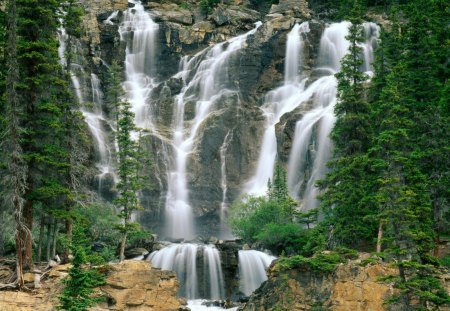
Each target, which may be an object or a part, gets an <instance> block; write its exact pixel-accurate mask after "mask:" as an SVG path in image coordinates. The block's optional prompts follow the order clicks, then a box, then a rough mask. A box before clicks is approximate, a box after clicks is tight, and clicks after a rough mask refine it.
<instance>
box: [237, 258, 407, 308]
mask: <svg viewBox="0 0 450 311" xmlns="http://www.w3.org/2000/svg"><path fill="white" fill-rule="evenodd" d="M360 264H361V260H354V261H349V262H348V263H347V264H340V265H339V266H338V267H337V268H336V269H335V271H333V272H331V273H325V272H315V271H313V270H311V269H310V268H308V267H303V268H298V269H292V270H288V271H285V272H278V271H275V269H274V267H273V266H272V267H271V270H270V271H269V280H268V281H267V282H265V283H264V284H263V285H262V286H261V287H260V288H259V289H257V290H256V291H255V292H254V293H253V294H252V296H251V297H250V300H249V301H248V302H247V303H246V304H245V305H244V306H243V307H241V308H240V309H239V310H249V311H250V310H251V311H266V310H267V311H268V310H290V311H294V310H295V311H303V310H318V311H319V310H333V311H348V310H354V311H383V310H398V309H395V308H391V307H387V306H385V305H384V304H383V303H384V301H385V300H386V299H387V298H389V297H390V296H391V295H392V294H393V292H394V289H393V288H392V286H391V285H390V284H386V283H382V282H379V281H378V279H379V278H380V277H382V276H385V275H388V274H390V273H395V271H394V270H393V269H392V268H389V267H388V266H386V265H381V264H375V265H369V266H365V267H364V266H361V265H360Z"/></svg>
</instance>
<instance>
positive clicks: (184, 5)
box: [178, 1, 191, 10]
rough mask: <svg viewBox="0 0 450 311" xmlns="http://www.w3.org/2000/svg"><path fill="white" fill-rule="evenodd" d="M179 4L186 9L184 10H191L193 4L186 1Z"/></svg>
mask: <svg viewBox="0 0 450 311" xmlns="http://www.w3.org/2000/svg"><path fill="white" fill-rule="evenodd" d="M178 6H179V7H180V8H182V9H184V10H190V9H191V6H190V5H189V3H188V2H186V1H183V2H181V3H180V4H179V5H178Z"/></svg>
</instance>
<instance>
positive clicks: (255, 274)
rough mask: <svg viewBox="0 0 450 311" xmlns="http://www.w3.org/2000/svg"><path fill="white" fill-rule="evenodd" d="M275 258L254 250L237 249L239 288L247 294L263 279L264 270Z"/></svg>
mask: <svg viewBox="0 0 450 311" xmlns="http://www.w3.org/2000/svg"><path fill="white" fill-rule="evenodd" d="M275 259H276V258H275V257H273V256H270V255H267V254H266V253H263V252H260V251H256V250H241V251H239V289H240V290H241V292H243V293H244V294H245V295H247V296H249V295H250V294H251V293H252V292H253V291H254V290H255V289H257V288H258V287H259V286H260V285H261V284H262V283H263V282H264V281H265V280H267V274H266V270H267V268H268V267H269V266H270V264H271V263H272V261H273V260H275Z"/></svg>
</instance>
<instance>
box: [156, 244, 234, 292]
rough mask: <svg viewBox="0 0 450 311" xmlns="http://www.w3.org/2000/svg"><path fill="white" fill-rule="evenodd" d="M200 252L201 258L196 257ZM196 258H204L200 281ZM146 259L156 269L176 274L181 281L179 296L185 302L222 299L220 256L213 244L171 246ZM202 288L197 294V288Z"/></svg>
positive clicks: (222, 286)
mask: <svg viewBox="0 0 450 311" xmlns="http://www.w3.org/2000/svg"><path fill="white" fill-rule="evenodd" d="M200 252H203V254H202V256H198V254H199V253H200ZM198 258H203V274H202V275H203V278H202V279H200V280H199V272H200V271H198V268H201V267H200V266H199V261H198ZM149 260H150V261H151V262H152V265H153V266H154V267H156V268H161V269H163V270H172V271H175V272H176V274H177V277H178V280H179V281H180V284H181V286H180V290H179V294H180V295H181V296H184V297H186V298H187V299H196V298H200V297H201V298H208V299H221V298H224V292H225V291H224V283H223V274H222V267H221V262H220V255H219V251H218V250H217V248H216V247H215V246H213V245H198V244H189V243H186V244H171V245H169V246H167V247H165V248H163V249H162V250H159V251H156V252H153V253H152V254H150V256H149ZM202 284H203V285H205V286H204V290H203V291H202V292H200V288H199V287H200V285H202Z"/></svg>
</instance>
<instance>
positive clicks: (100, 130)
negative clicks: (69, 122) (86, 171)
mask: <svg viewBox="0 0 450 311" xmlns="http://www.w3.org/2000/svg"><path fill="white" fill-rule="evenodd" d="M63 14H65V13H64V12H63ZM61 22H62V21H61ZM67 39H68V35H67V32H66V30H65V29H64V27H63V26H61V27H60V28H59V29H58V40H59V47H58V56H59V59H60V63H61V65H62V66H64V67H67V58H66V53H67V50H66V48H67V45H66V42H67ZM70 67H71V68H69V74H70V78H71V81H72V86H73V88H74V90H75V95H76V97H77V100H78V102H79V103H80V105H81V108H80V111H81V113H82V114H83V117H84V119H85V121H86V123H87V125H88V128H89V131H90V133H91V135H92V138H93V139H94V142H95V144H94V147H95V149H96V156H97V158H96V166H97V168H98V170H99V171H100V174H98V175H97V176H96V179H97V180H98V187H97V190H98V191H99V193H100V192H101V190H102V182H103V180H104V179H105V178H106V177H107V176H110V177H111V178H112V180H113V182H117V177H116V175H115V173H114V169H113V160H112V159H113V157H112V152H111V149H110V144H109V143H108V138H107V134H106V132H105V130H104V126H103V124H104V123H105V122H106V119H105V118H104V116H103V112H102V105H103V94H102V92H101V90H100V80H99V79H98V77H97V75H95V74H94V73H92V74H91V76H90V78H91V79H90V82H91V96H92V98H91V99H92V103H93V107H92V108H87V107H86V106H85V105H83V104H85V103H86V100H85V96H84V95H83V90H82V87H81V82H80V77H85V76H86V73H85V71H84V68H83V67H82V66H80V65H78V64H76V63H72V64H70Z"/></svg>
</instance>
